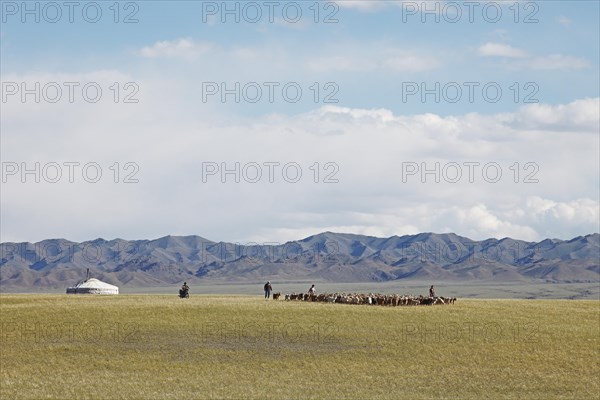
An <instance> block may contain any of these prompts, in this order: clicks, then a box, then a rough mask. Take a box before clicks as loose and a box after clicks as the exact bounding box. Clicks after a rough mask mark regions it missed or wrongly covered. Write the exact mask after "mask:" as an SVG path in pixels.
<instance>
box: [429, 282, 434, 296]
mask: <svg viewBox="0 0 600 400" xmlns="http://www.w3.org/2000/svg"><path fill="white" fill-rule="evenodd" d="M429 297H430V298H433V297H435V289H434V288H433V285H431V287H430V288H429Z"/></svg>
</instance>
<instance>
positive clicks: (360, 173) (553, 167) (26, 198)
mask: <svg viewBox="0 0 600 400" xmlns="http://www.w3.org/2000/svg"><path fill="white" fill-rule="evenodd" d="M87 79H89V80H97V81H100V82H102V84H105V85H107V86H110V85H111V84H112V83H111V82H114V81H128V80H130V79H131V77H130V76H128V75H126V74H123V73H121V72H119V71H99V72H97V73H90V74H89V75H86V76H79V75H78V76H74V75H73V76H70V75H68V74H65V75H60V76H53V75H44V76H36V75H30V76H19V75H14V76H12V75H11V76H3V77H2V80H3V81H6V80H15V81H22V80H27V81H28V82H29V81H31V82H33V81H75V80H87ZM138 83H139V85H140V88H141V90H140V94H139V96H140V102H139V103H138V104H115V103H114V102H112V101H101V102H99V103H97V104H87V103H82V102H76V103H73V104H71V103H68V102H66V103H57V104H47V103H43V102H42V103H34V102H28V103H21V102H20V101H16V102H7V103H6V104H3V116H2V148H1V152H2V154H1V156H2V160H3V161H4V162H5V161H15V162H27V163H29V164H28V165H29V166H30V167H31V163H33V162H36V161H39V162H41V163H44V162H50V161H56V162H59V163H62V162H64V161H77V162H80V163H82V164H83V163H86V162H89V161H94V162H97V163H99V164H100V165H101V166H102V169H103V173H104V174H103V179H104V180H103V181H102V182H100V183H98V184H91V183H87V182H83V181H82V180H81V178H79V181H78V182H76V183H74V184H70V183H68V182H61V183H58V184H51V183H47V182H41V183H39V184H36V183H34V182H28V183H26V184H22V183H21V182H20V177H19V176H16V177H11V178H10V179H9V181H8V182H7V183H5V184H3V190H2V191H1V193H0V196H1V197H2V210H1V212H2V226H1V229H2V231H1V233H2V237H3V240H38V239H42V238H47V237H66V238H69V239H73V240H84V239H90V238H93V237H96V236H102V237H105V238H113V237H126V238H151V237H159V236H162V235H165V234H200V235H202V236H205V237H208V238H211V239H216V240H251V239H254V238H263V239H264V240H267V239H270V240H273V241H282V240H285V239H292V238H298V237H299V236H303V235H305V234H307V233H308V234H311V233H316V232H318V231H323V230H335V231H349V232H356V233H366V234H372V235H378V236H389V235H393V234H408V233H416V232H419V231H433V232H440V231H448V230H452V231H454V232H456V233H458V234H461V235H465V236H469V237H472V238H473V239H482V238H487V237H490V236H512V237H516V238H523V239H528V240H535V239H541V238H542V237H544V236H551V237H560V238H568V237H573V236H576V235H579V234H584V233H589V232H592V231H595V230H597V209H598V201H597V200H598V199H597V195H598V194H597V182H598V179H599V176H598V175H599V173H598V170H599V169H600V166H599V162H600V161H599V160H598V147H599V146H600V143H599V137H598V119H599V113H600V111H599V107H598V101H599V100H598V98H595V99H581V100H577V101H574V102H572V103H570V104H564V105H560V104H559V105H548V104H537V105H529V106H526V107H523V108H522V109H520V110H518V111H516V112H514V113H504V114H497V115H482V114H477V113H471V114H467V115H453V116H445V117H444V116H439V115H436V114H433V113H429V114H421V115H398V114H394V113H393V112H392V111H390V110H388V109H385V108H378V109H359V108H351V107H341V106H327V107H321V108H317V109H314V110H313V111H311V112H307V113H303V114H298V115H291V116H287V115H282V114H272V115H266V116H261V117H247V118H244V119H239V118H234V117H232V116H231V115H229V114H227V115H225V116H220V114H219V113H216V112H214V109H213V108H211V107H203V106H200V105H199V101H198V97H197V94H196V97H194V96H193V95H190V92H189V91H188V86H190V85H191V86H192V87H194V85H195V82H192V81H190V80H186V81H185V85H179V84H177V85H174V84H173V82H171V81H165V80H164V77H163V76H157V77H155V78H154V79H152V78H151V77H146V78H144V79H143V80H138ZM165 88H167V89H168V90H167V89H165ZM164 93H168V94H169V97H168V98H165V97H161V94H164ZM107 100H110V99H107ZM31 115H35V116H36V118H30V116H31ZM107 115H110V118H104V117H103V116H107ZM49 132H50V133H51V134H48V133H49ZM127 161H131V162H136V163H137V164H138V165H139V168H140V169H139V172H138V174H137V176H136V177H137V178H139V180H140V182H139V183H137V184H124V183H122V182H121V183H114V182H113V171H112V170H111V169H109V167H110V166H112V165H114V163H115V162H119V163H120V165H121V169H122V167H123V164H124V163H125V162H127ZM270 161H273V162H279V163H280V166H279V169H278V170H277V174H276V178H275V182H273V183H270V182H269V181H268V180H267V169H266V168H263V170H262V173H263V175H262V176H263V178H262V180H261V181H260V182H259V183H249V182H245V181H244V179H243V178H242V179H241V181H240V183H235V182H233V180H232V179H233V177H232V176H231V175H229V178H228V179H229V180H227V181H226V183H222V180H221V176H220V174H218V175H215V176H210V177H209V179H208V180H207V182H203V180H202V165H203V164H202V163H203V162H217V163H218V165H219V167H220V166H221V162H225V163H227V167H228V168H233V167H234V164H235V162H239V163H240V164H241V165H242V166H243V165H246V164H247V163H250V162H256V163H259V164H260V165H263V163H264V162H270ZM290 162H297V163H298V164H299V165H300V166H301V170H302V180H301V181H300V182H298V183H296V184H293V183H288V182H286V181H285V180H284V179H283V178H282V166H283V165H284V164H286V163H290ZM317 162H318V163H319V164H315V163H317ZM328 162H331V163H334V164H335V166H337V170H335V169H331V168H329V169H326V168H325V164H326V163H328ZM466 162H476V163H479V164H478V166H477V167H476V169H475V170H474V171H475V174H474V175H473V177H474V180H473V182H469V180H468V175H469V173H470V172H469V170H468V168H467V167H465V164H464V163H466ZM491 162H495V163H498V165H500V167H501V172H502V176H501V178H502V179H501V180H500V181H499V182H497V183H490V182H488V181H486V180H485V178H487V177H488V176H487V175H484V172H483V167H484V165H486V164H487V163H491ZM407 163H414V164H413V165H417V166H418V167H419V168H420V169H421V168H422V167H423V166H424V167H426V168H428V169H430V170H431V169H434V170H435V163H439V164H440V165H441V167H440V169H439V171H440V172H439V173H437V175H438V176H441V177H442V179H441V180H439V182H436V181H435V173H434V176H432V175H431V174H429V175H425V178H426V179H424V178H423V174H422V171H419V173H417V174H415V175H410V176H408V179H406V180H403V174H402V171H403V168H405V166H406V165H408V164H407ZM423 163H424V164H423ZM451 163H454V164H451ZM527 163H534V164H535V165H537V171H536V170H535V169H534V170H531V169H529V167H526V164H527ZM449 164H451V165H458V166H459V167H460V173H461V175H460V180H459V182H457V183H450V182H448V181H446V180H444V178H443V177H444V176H445V175H443V174H447V173H448V174H451V175H453V174H454V171H453V170H451V169H450V170H449V169H447V168H446V167H447V166H448V165H449ZM515 170H516V171H518V172H519V174H518V175H517V176H515ZM316 171H318V176H317V182H318V183H315V182H314V180H315V172H316ZM125 172H126V171H123V170H121V173H122V174H121V178H122V177H123V174H124V173H125ZM332 172H335V173H334V177H335V178H336V179H337V180H338V183H324V182H323V180H324V179H325V177H327V176H328V174H330V173H332ZM492 172H494V171H492ZM532 172H534V173H535V174H534V177H535V178H536V180H537V183H525V182H524V178H525V177H526V176H529V175H530V174H531V173H532ZM489 175H493V174H492V173H490V174H489ZM79 176H80V175H79ZM13 178H14V179H13ZM515 179H516V181H515ZM90 210H93V212H91V211H90ZM296 235H297V236H296Z"/></svg>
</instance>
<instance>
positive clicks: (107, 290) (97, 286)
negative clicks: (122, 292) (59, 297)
mask: <svg viewBox="0 0 600 400" xmlns="http://www.w3.org/2000/svg"><path fill="white" fill-rule="evenodd" d="M87 275H88V278H86V280H85V281H81V282H79V283H78V284H76V285H75V286H71V287H69V288H67V294H119V288H118V287H117V286H115V285H111V284H110V283H106V282H102V281H101V280H99V279H96V278H89V270H88V273H87Z"/></svg>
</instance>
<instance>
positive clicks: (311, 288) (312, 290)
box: [308, 285, 317, 295]
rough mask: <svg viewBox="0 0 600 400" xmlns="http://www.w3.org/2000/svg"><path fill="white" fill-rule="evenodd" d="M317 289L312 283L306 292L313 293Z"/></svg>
mask: <svg viewBox="0 0 600 400" xmlns="http://www.w3.org/2000/svg"><path fill="white" fill-rule="evenodd" d="M316 291H317V289H315V285H312V286H311V287H310V289H308V294H312V295H314V294H315V292H316Z"/></svg>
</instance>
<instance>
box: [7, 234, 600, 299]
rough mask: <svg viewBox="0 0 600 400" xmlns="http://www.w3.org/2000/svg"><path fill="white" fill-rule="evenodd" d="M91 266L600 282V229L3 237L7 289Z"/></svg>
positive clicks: (95, 269)
mask: <svg viewBox="0 0 600 400" xmlns="http://www.w3.org/2000/svg"><path fill="white" fill-rule="evenodd" d="M86 268H89V269H90V274H91V275H92V276H94V277H96V278H99V279H101V280H103V281H106V282H109V283H112V284H115V285H118V286H127V287H149V286H166V285H174V284H179V283H181V282H182V281H184V280H187V281H188V282H192V283H194V282H200V281H210V282H223V283H224V282H260V281H264V280H267V279H270V280H277V281H279V282H282V281H304V280H312V281H330V282H373V281H390V280H399V279H402V280H430V279H435V281H436V282H440V281H456V282H472V281H488V282H489V281H493V282H527V281H532V282H533V281H536V282H540V281H542V282H557V283H558V282H560V283H567V282H571V283H573V282H597V281H599V280H600V235H599V234H598V233H594V234H590V235H587V236H579V237H576V238H573V239H571V240H567V241H564V240H557V239H546V240H543V241H541V242H538V243H535V242H525V241H520V240H514V239H510V238H504V239H501V240H497V239H487V240H482V241H473V240H470V239H468V238H465V237H461V236H458V235H455V234H453V233H448V234H435V233H421V234H418V235H407V236H392V237H389V238H377V237H371V236H363V235H354V234H344V233H332V232H324V233H320V234H318V235H314V236H310V237H307V238H305V239H302V240H298V241H292V242H287V243H284V244H271V245H245V246H244V245H240V244H234V243H225V242H214V241H211V240H208V239H204V238H202V237H200V236H165V237H162V238H159V239H155V240H134V241H127V240H122V239H114V240H109V241H107V240H104V239H96V240H93V241H88V242H82V243H75V242H70V241H68V240H64V239H49V240H43V241H41V242H38V243H8V242H7V243H2V244H0V289H1V290H16V289H31V288H48V289H60V288H66V287H67V286H69V285H72V284H74V283H75V282H77V281H79V280H81V279H82V278H83V277H84V276H85V270H86Z"/></svg>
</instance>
